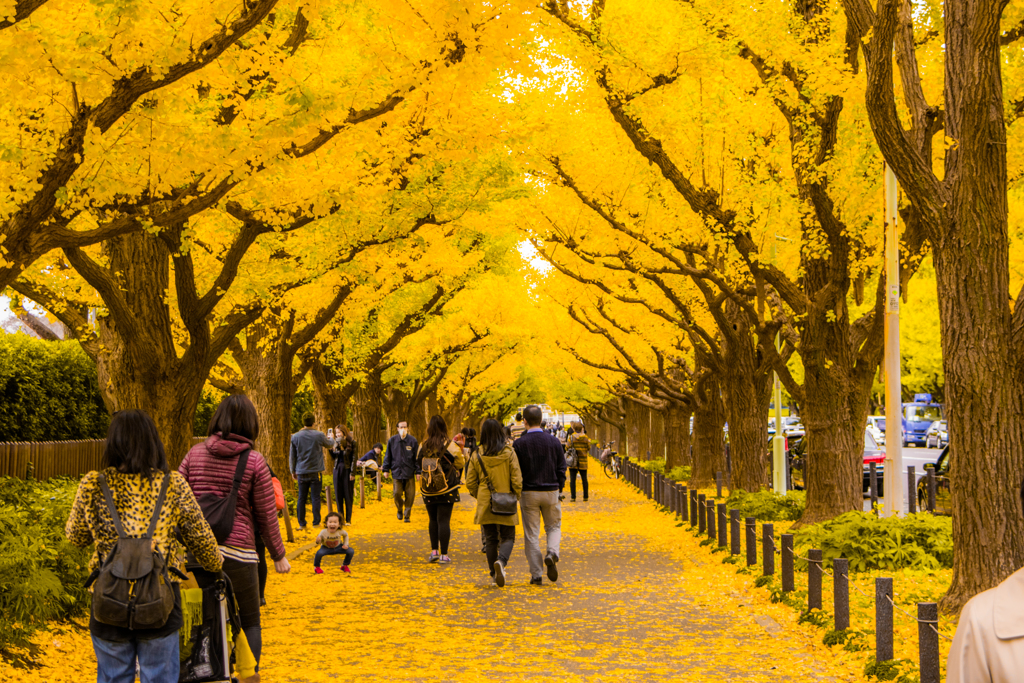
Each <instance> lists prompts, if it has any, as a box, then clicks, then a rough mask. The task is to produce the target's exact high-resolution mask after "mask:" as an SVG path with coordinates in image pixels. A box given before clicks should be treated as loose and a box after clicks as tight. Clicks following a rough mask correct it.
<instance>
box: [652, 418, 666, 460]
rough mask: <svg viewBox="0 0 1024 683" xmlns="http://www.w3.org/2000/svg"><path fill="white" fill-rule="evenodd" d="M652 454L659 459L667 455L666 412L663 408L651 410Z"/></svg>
mask: <svg viewBox="0 0 1024 683" xmlns="http://www.w3.org/2000/svg"><path fill="white" fill-rule="evenodd" d="M651 456H652V457H654V458H657V459H659V460H660V459H662V458H665V457H666V454H665V412H664V411H662V410H653V409H652V410H651Z"/></svg>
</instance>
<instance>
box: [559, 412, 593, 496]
mask: <svg viewBox="0 0 1024 683" xmlns="http://www.w3.org/2000/svg"><path fill="white" fill-rule="evenodd" d="M589 451H590V439H589V438H588V437H587V433H586V430H584V428H583V423H582V422H574V423H573V425H572V436H571V437H570V438H569V440H568V441H567V442H566V447H565V461H566V464H567V465H568V466H569V500H570V501H571V502H573V503H575V502H576V475H579V477H580V481H581V482H583V502H584V503H585V502H587V501H588V500H589V499H590V486H589V484H588V483H587V458H588V457H589Z"/></svg>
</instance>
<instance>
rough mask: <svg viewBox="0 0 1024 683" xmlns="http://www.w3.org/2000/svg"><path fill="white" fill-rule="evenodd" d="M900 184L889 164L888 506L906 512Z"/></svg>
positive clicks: (888, 511)
mask: <svg viewBox="0 0 1024 683" xmlns="http://www.w3.org/2000/svg"><path fill="white" fill-rule="evenodd" d="M898 192H899V185H898V184H897V182H896V174H895V173H893V171H892V167H891V166H889V164H885V497H884V498H885V510H884V514H885V515H886V516H891V515H902V514H903V441H902V435H901V433H900V432H901V431H902V429H901V428H902V425H903V416H902V413H901V404H902V401H903V392H902V381H901V378H900V257H899V238H898V234H897V225H896V219H897V194H898Z"/></svg>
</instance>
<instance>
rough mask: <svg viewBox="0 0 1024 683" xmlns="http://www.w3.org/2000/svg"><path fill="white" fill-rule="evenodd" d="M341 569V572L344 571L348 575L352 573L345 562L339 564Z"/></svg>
mask: <svg viewBox="0 0 1024 683" xmlns="http://www.w3.org/2000/svg"><path fill="white" fill-rule="evenodd" d="M341 571H343V572H345V573H346V574H349V575H351V574H352V570H351V569H349V568H348V565H347V564H345V565H342V566H341Z"/></svg>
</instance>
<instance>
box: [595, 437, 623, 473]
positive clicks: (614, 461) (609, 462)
mask: <svg viewBox="0 0 1024 683" xmlns="http://www.w3.org/2000/svg"><path fill="white" fill-rule="evenodd" d="M614 443H615V442H614V441H609V442H608V443H606V444H605V445H604V448H603V449H602V450H601V457H600V460H601V462H602V463H603V464H604V476H606V477H608V478H609V479H618V478H619V473H620V472H621V471H622V470H621V468H622V459H621V458H619V453H618V451H613V450H612V445H613V444H614Z"/></svg>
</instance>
